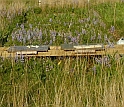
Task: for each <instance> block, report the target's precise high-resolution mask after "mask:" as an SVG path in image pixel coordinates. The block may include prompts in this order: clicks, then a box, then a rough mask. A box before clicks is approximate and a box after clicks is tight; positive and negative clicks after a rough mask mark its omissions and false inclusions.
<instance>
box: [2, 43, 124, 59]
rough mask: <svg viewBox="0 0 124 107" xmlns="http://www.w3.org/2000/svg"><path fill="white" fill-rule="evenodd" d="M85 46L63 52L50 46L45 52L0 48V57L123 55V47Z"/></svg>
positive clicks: (59, 47)
mask: <svg viewBox="0 0 124 107" xmlns="http://www.w3.org/2000/svg"><path fill="white" fill-rule="evenodd" d="M88 46H89V45H87V46H82V48H81V46H77V47H75V49H71V50H66V49H65V50H64V49H62V47H61V46H50V47H49V49H48V50H47V51H46V50H45V51H37V50H36V49H34V50H33V49H29V50H23V49H22V50H17V51H12V52H11V51H8V50H10V47H0V57H4V58H8V57H12V58H13V57H15V56H16V55H21V54H23V55H24V56H25V57H26V56H27V57H31V56H32V57H33V56H35V57H45V56H50V57H52V56H58V57H59V56H88V55H89V56H90V55H95V56H99V55H108V54H111V55H112V54H115V53H118V54H121V55H123V54H124V45H115V46H114V47H111V48H109V47H108V46H106V45H105V46H104V47H103V48H101V49H98V47H95V46H94V47H93V45H90V46H89V47H90V48H89V47H88Z"/></svg>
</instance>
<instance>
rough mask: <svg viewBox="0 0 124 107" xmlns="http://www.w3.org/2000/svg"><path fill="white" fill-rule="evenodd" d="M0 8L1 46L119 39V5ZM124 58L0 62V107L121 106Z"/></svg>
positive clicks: (123, 5)
mask: <svg viewBox="0 0 124 107" xmlns="http://www.w3.org/2000/svg"><path fill="white" fill-rule="evenodd" d="M2 3H3V4H6V6H5V7H4V5H3V7H0V13H1V14H0V45H2V46H12V45H32V44H33V45H42V44H49V45H60V44H62V43H70V44H73V43H76V44H86V43H87V44H90V43H103V44H107V45H108V46H109V47H110V48H111V46H112V44H115V42H116V41H117V40H118V39H119V38H120V37H122V36H123V34H124V31H123V29H124V26H123V24H124V20H123V19H124V11H123V10H124V3H121V2H118V3H117V2H105V3H98V4H95V5H94V1H93V0H92V1H91V2H90V3H89V4H87V3H84V4H83V5H82V6H81V5H80V4H78V3H77V4H76V3H72V4H68V5H60V4H59V5H57V3H54V5H53V4H52V5H49V4H46V5H43V4H41V5H40V6H39V5H38V3H35V2H34V1H33V0H31V1H29V0H23V1H21V2H18V3H17V4H16V3H14V2H13V0H11V1H7V0H6V2H4V1H3V2H2ZM123 90H124V58H123V57H118V54H117V53H114V54H113V55H108V56H103V57H102V58H101V57H73V58H72V57H66V58H62V57H59V58H50V57H42V58H36V57H33V58H27V57H26V58H24V57H23V55H20V56H15V58H14V59H11V58H8V59H4V58H2V57H1V58H0V107H17V106H19V107H23V106H24V107H27V106H28V107H72V106H73V107H123V106H124V97H123V96H124V91H123Z"/></svg>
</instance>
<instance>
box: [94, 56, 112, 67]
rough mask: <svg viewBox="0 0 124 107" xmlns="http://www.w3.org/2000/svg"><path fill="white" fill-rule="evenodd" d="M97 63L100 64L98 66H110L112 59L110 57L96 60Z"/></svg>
mask: <svg viewBox="0 0 124 107" xmlns="http://www.w3.org/2000/svg"><path fill="white" fill-rule="evenodd" d="M95 61H96V62H97V63H98V64H103V65H105V66H110V59H109V57H108V56H104V57H102V58H99V59H98V58H97V57H96V58H95Z"/></svg>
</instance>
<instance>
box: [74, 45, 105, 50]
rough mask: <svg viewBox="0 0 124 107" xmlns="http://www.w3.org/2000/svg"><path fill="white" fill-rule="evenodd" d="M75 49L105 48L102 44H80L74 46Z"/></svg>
mask: <svg viewBox="0 0 124 107" xmlns="http://www.w3.org/2000/svg"><path fill="white" fill-rule="evenodd" d="M74 48H75V49H94V50H95V49H103V46H102V45H78V46H74Z"/></svg>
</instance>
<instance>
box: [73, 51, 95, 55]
mask: <svg viewBox="0 0 124 107" xmlns="http://www.w3.org/2000/svg"><path fill="white" fill-rule="evenodd" d="M95 52H96V51H95V50H75V53H78V54H79V53H80V54H82V53H94V54H95Z"/></svg>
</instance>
